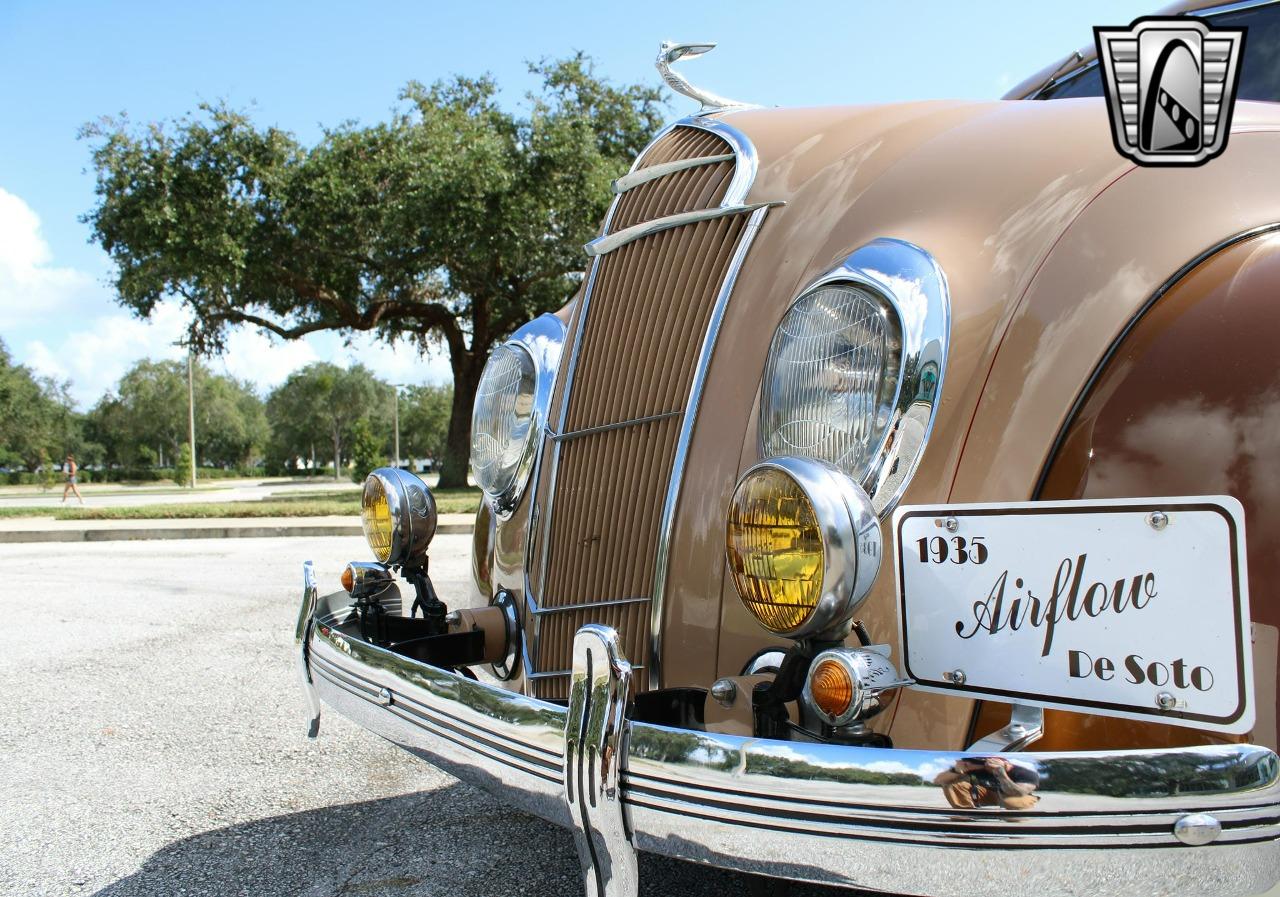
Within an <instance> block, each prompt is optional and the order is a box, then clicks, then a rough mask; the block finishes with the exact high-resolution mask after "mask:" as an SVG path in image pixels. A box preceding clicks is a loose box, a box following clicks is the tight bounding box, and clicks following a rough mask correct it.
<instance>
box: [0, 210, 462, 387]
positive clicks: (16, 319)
mask: <svg viewBox="0 0 1280 897" xmlns="http://www.w3.org/2000/svg"><path fill="white" fill-rule="evenodd" d="M187 320H188V317H187V312H186V311H185V310H184V309H183V308H182V306H181V304H180V303H178V302H162V303H160V304H159V305H158V306H157V307H156V308H155V310H154V311H153V312H152V314H151V317H150V318H148V319H146V320H143V319H140V318H137V317H134V316H133V315H132V314H130V313H129V312H127V311H125V310H124V309H122V308H121V307H120V306H119V305H117V304H116V302H115V301H114V299H113V297H112V295H111V291H110V289H109V288H108V287H106V286H105V285H103V284H101V283H99V282H98V281H97V279H96V278H95V277H94V276H93V275H91V274H88V273H86V272H84V271H80V270H77V269H74V268H60V267H57V266H56V265H55V264H54V258H53V253H52V251H51V250H50V247H49V244H48V243H47V242H46V241H45V239H44V237H43V236H42V234H41V232H40V218H39V216H38V215H37V214H36V213H35V211H34V210H33V209H32V208H31V207H30V206H29V205H27V204H26V202H24V201H23V200H22V199H21V198H20V197H18V196H15V195H14V194H12V193H9V192H7V191H6V190H4V189H3V188H0V335H3V336H4V339H5V341H6V342H7V343H8V345H9V348H10V350H11V351H12V352H13V354H14V357H15V358H16V359H17V360H18V361H19V362H21V363H23V364H27V365H30V366H31V367H32V368H34V369H35V370H36V371H37V372H39V373H41V374H44V375H46V376H50V377H53V378H55V379H57V380H60V381H62V380H70V381H71V382H72V388H71V394H72V396H73V397H74V398H75V400H76V401H77V402H78V403H79V404H80V406H81V407H88V406H90V405H92V404H94V403H95V402H96V401H97V400H98V398H99V397H100V396H101V395H102V394H103V393H104V392H106V391H108V390H110V389H112V388H113V387H114V386H115V384H116V382H117V381H118V380H119V379H120V377H121V376H123V375H124V373H125V372H126V371H128V370H129V368H130V367H132V366H133V365H134V364H135V363H136V362H138V361H140V360H142V359H144V358H150V359H154V360H157V361H158V360H164V359H171V360H176V359H180V358H182V357H184V352H183V350H182V349H181V348H180V347H179V346H177V345H176V343H177V341H178V340H179V339H181V338H182V336H183V334H184V332H185V330H186V326H187ZM313 361H332V362H333V363H335V364H339V365H342V366H343V367H349V366H350V365H351V364H353V363H355V362H357V361H358V362H360V363H361V364H364V365H365V366H366V367H368V368H370V369H371V370H372V371H373V372H374V374H376V375H377V376H378V377H381V378H382V379H384V380H387V381H389V382H392V383H442V382H448V381H449V380H450V379H451V376H452V375H451V373H450V370H449V362H448V358H447V356H445V355H444V353H443V352H441V351H439V350H432V351H430V352H428V353H427V354H426V355H421V354H419V352H418V350H417V348H416V346H415V345H414V344H412V343H411V342H409V341H406V340H402V341H400V342H398V343H397V344H396V345H395V346H390V345H387V344H386V343H384V342H381V341H379V340H377V339H376V338H374V337H373V336H372V335H370V334H355V335H354V336H353V337H352V338H351V340H350V344H349V345H348V344H346V343H344V341H343V339H342V337H341V336H339V335H338V334H334V333H318V334H312V335H311V336H309V337H307V338H305V339H303V340H292V341H291V340H280V339H276V338H272V337H270V336H268V335H267V334H265V333H263V332H261V331H258V330H256V329H254V328H240V329H237V330H234V331H232V332H231V333H230V334H229V335H228V338H227V350H226V352H225V353H224V354H222V355H221V356H218V357H215V358H211V359H209V360H208V362H207V363H208V364H209V365H210V366H211V367H213V368H214V370H219V371H223V372H225V373H228V374H231V375H232V376H234V377H237V378H239V379H241V380H248V381H250V382H252V383H253V384H255V385H256V386H257V388H258V390H259V392H261V393H263V394H265V393H266V392H268V391H269V390H271V389H272V388H273V387H275V386H278V385H279V384H280V383H281V382H282V381H283V380H284V379H285V378H286V377H288V376H289V374H290V373H292V372H293V371H295V370H297V369H298V368H300V367H303V366H304V365H307V364H310V363H311V362H313Z"/></svg>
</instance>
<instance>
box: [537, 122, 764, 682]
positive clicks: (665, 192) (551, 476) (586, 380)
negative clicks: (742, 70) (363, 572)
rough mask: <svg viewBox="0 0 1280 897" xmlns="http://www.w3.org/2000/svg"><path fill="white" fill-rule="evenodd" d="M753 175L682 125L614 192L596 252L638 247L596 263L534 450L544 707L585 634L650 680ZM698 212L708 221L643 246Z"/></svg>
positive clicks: (730, 152)
mask: <svg viewBox="0 0 1280 897" xmlns="http://www.w3.org/2000/svg"><path fill="white" fill-rule="evenodd" d="M716 131H720V132H721V133H724V134H726V136H728V137H729V138H730V139H732V141H733V142H732V143H731V142H729V140H726V137H722V136H721V134H720V133H716ZM744 147H745V148H746V152H745V153H744ZM725 156H729V157H730V158H728V159H726V158H724V157H725ZM646 169H649V171H646ZM744 175H745V176H744ZM753 175H754V159H753V158H751V157H750V156H749V147H747V144H746V142H745V140H744V139H743V138H741V136H740V135H737V134H736V132H732V131H731V129H727V128H725V127H724V126H723V125H699V126H693V125H680V126H677V127H675V128H674V129H672V130H670V131H668V132H667V133H666V134H665V135H663V136H661V137H660V138H659V139H658V140H656V141H655V142H654V143H653V144H651V145H650V147H649V148H648V149H647V150H646V151H645V153H644V154H643V155H642V156H641V159H640V161H639V163H638V164H637V165H636V167H635V168H634V169H633V170H632V173H631V174H630V175H628V177H627V178H623V179H620V182H619V184H618V185H617V186H616V187H615V189H623V190H625V192H623V193H621V195H620V196H619V197H618V198H617V199H616V200H615V202H614V205H613V207H612V209H611V210H610V214H609V217H608V219H607V223H606V227H605V231H604V235H603V236H602V239H603V237H608V236H614V237H615V240H617V239H618V238H617V235H618V234H620V232H622V231H624V230H626V229H628V228H631V229H633V230H634V231H637V233H636V234H634V235H631V237H630V239H629V241H627V242H625V243H623V244H622V245H620V246H617V247H616V248H613V247H611V248H609V249H606V250H605V251H604V253H603V254H600V255H599V256H598V257H597V258H596V259H595V261H594V262H593V268H592V270H591V272H590V275H589V283H588V287H587V290H586V293H585V295H584V297H583V299H582V300H581V301H580V302H579V303H578V307H577V309H576V310H575V313H574V319H573V321H572V322H571V323H570V327H569V332H570V334H571V336H570V342H569V344H568V345H567V346H566V354H565V358H566V359H568V362H567V364H565V365H564V366H562V373H561V376H560V380H559V383H558V384H557V391H556V396H555V398H554V399H553V403H552V410H551V414H550V420H551V421H552V422H554V424H555V430H554V431H552V430H548V431H547V432H546V433H544V434H543V444H542V449H541V454H540V458H541V461H540V463H539V473H538V477H537V483H536V491H535V502H536V504H535V508H536V511H535V514H536V517H535V520H534V522H533V524H532V525H531V527H530V537H529V545H528V555H527V565H526V567H527V582H528V594H527V596H526V597H527V598H528V602H527V603H528V613H527V614H526V622H525V627H526V631H525V638H526V645H527V660H528V664H529V669H528V670H527V671H526V672H527V675H528V677H529V682H530V684H531V688H530V690H531V693H532V694H534V695H536V696H538V697H541V698H546V699H557V698H564V697H565V696H566V695H567V692H568V670H569V667H570V666H571V663H570V652H571V649H572V643H573V635H574V633H575V632H576V631H577V630H578V628H579V627H581V626H582V625H584V624H586V623H592V622H594V623H604V624H607V625H609V626H612V627H614V628H615V629H616V630H617V631H618V632H619V634H620V635H621V637H622V641H623V648H624V651H625V652H626V655H627V657H628V658H630V660H631V661H632V663H633V665H634V666H636V667H637V668H639V669H641V670H643V669H646V668H648V669H649V670H650V676H649V677H648V678H649V680H650V683H651V684H652V683H653V681H654V680H655V679H656V672H657V671H656V670H655V669H654V668H653V664H654V661H655V652H654V651H653V650H652V646H653V636H654V634H655V633H654V632H653V631H652V629H653V620H654V619H655V618H659V619H660V610H661V608H660V595H661V591H662V588H663V584H664V582H665V570H664V566H665V561H664V558H665V555H666V546H665V544H664V543H665V539H666V538H668V537H669V528H670V521H671V518H672V516H673V514H674V505H675V501H676V498H677V496H678V491H679V481H680V477H681V474H682V467H683V457H684V452H685V451H686V450H687V444H688V438H689V433H690V431H691V426H692V419H693V412H694V410H695V407H696V403H697V397H698V394H699V393H700V389H701V374H702V372H701V369H702V368H704V367H705V364H706V360H707V358H708V357H709V352H710V350H711V347H712V345H713V344H714V334H715V331H716V329H717V328H718V323H719V315H720V314H721V313H722V312H723V308H724V303H725V301H726V300H727V298H728V295H729V290H730V288H731V286H732V279H733V276H734V275H735V274H736V270H737V266H738V265H739V264H740V263H741V258H742V255H743V254H744V253H745V250H746V247H747V245H748V244H749V242H750V238H751V235H753V234H754V231H755V229H756V228H757V227H758V226H759V222H760V220H761V219H762V218H763V215H764V209H754V207H738V206H737V205H736V203H739V202H741V200H742V198H743V195H745V192H746V188H747V187H748V186H749V184H750V179H751V176H753ZM704 210H707V211H708V216H709V215H712V214H714V215H715V217H705V218H704V219H703V220H691V221H688V222H687V223H681V224H679V225H678V226H667V227H665V228H663V229H656V230H655V231H654V232H652V233H648V232H647V226H648V223H650V222H657V225H656V227H662V225H663V224H664V223H665V222H664V221H663V219H666V218H667V217H668V216H672V215H687V213H701V212H703V211H704ZM710 210H718V211H715V212H712V211H710ZM724 211H728V214H722V213H723V212H724ZM747 213H751V214H747ZM695 217H697V218H701V216H700V215H698V216H695ZM680 220H681V221H682V222H683V221H684V219H683V218H682V219H680ZM640 231H645V232H644V233H643V234H641V233H639V232H640ZM644 678H645V677H643V676H641V680H640V681H642V682H643V680H644Z"/></svg>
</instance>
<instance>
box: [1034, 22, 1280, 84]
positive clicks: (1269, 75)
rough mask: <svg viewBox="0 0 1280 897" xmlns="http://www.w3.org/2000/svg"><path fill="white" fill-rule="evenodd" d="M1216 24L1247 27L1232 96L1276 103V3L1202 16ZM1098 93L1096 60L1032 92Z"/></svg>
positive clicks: (1279, 39) (1279, 49)
mask: <svg viewBox="0 0 1280 897" xmlns="http://www.w3.org/2000/svg"><path fill="white" fill-rule="evenodd" d="M1206 18H1207V19H1208V21H1209V22H1210V23H1211V24H1213V25H1216V26H1221V27H1224V28H1248V29H1249V31H1248V33H1247V34H1246V35H1245V41H1244V60H1243V62H1242V63H1241V66H1240V87H1239V89H1238V90H1237V91H1236V98H1237V99H1241V100H1265V101H1267V102H1271V103H1277V102H1280V3H1269V4H1267V5H1265V6H1257V7H1254V8H1252V9H1238V10H1234V11H1232V12H1224V13H1219V14H1217V15H1214V16H1208V17H1206ZM1100 96H1102V75H1101V73H1100V72H1099V70H1098V65H1097V63H1096V62H1094V63H1090V64H1089V65H1088V66H1086V67H1084V68H1081V69H1078V70H1076V71H1074V72H1070V73H1068V74H1067V75H1065V76H1063V77H1060V78H1058V79H1057V80H1055V81H1054V82H1053V83H1051V84H1049V85H1048V86H1047V87H1045V88H1044V89H1043V90H1041V91H1040V92H1038V93H1037V94H1036V95H1035V99H1037V100H1068V99H1073V98H1075V97H1100Z"/></svg>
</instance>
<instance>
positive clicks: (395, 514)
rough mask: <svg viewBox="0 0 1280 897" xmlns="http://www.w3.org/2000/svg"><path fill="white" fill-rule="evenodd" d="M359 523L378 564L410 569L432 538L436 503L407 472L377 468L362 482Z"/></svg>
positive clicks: (422, 554) (424, 485)
mask: <svg viewBox="0 0 1280 897" xmlns="http://www.w3.org/2000/svg"><path fill="white" fill-rule="evenodd" d="M360 523H361V525H362V527H363V528H364V538H365V541H367V542H368V543H369V548H370V549H372V551H373V556H374V557H375V558H377V559H378V561H380V562H381V563H383V564H399V565H401V566H403V567H408V568H414V567H417V566H419V565H421V564H422V562H423V560H424V559H425V558H426V556H427V546H428V545H429V544H431V539H432V537H433V536H434V535H435V534H436V500H435V498H434V497H433V496H432V495H431V490H430V489H428V488H427V484H426V483H424V482H422V480H420V479H419V478H418V477H416V476H414V475H413V474H412V473H409V471H407V470H398V469H396V468H394V467H379V468H378V469H377V470H375V471H374V472H373V473H371V474H369V476H368V477H367V478H366V479H365V481H364V490H363V491H362V492H361V495H360Z"/></svg>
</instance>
